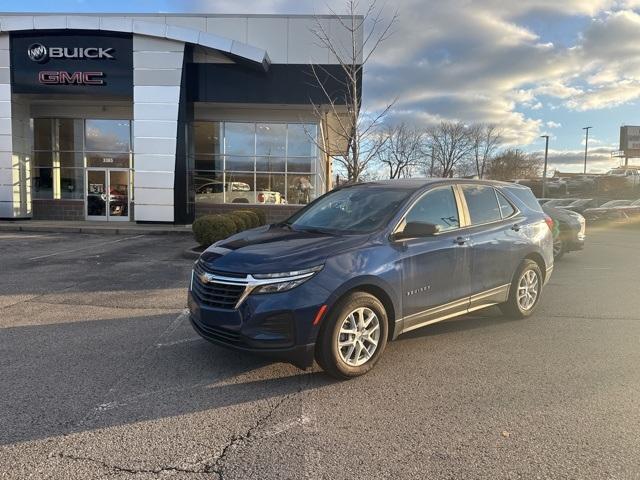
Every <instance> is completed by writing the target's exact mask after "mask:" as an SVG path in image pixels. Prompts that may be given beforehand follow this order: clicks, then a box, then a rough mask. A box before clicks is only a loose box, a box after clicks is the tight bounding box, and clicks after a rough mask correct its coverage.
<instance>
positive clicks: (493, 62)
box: [0, 0, 640, 171]
mask: <svg viewBox="0 0 640 480" xmlns="http://www.w3.org/2000/svg"><path fill="white" fill-rule="evenodd" d="M362 1H363V4H364V3H365V0H362ZM327 5H329V6H330V7H331V8H333V9H335V10H336V11H338V12H339V13H342V12H344V8H343V7H344V2H343V1H341V0H328V2H322V1H313V0H263V1H258V0H243V1H242V2H240V1H237V0H235V1H234V0H220V1H217V0H210V1H208V0H193V1H191V0H158V1H150V0H126V1H125V0H110V1H109V2H95V1H90V0H58V1H56V2H55V4H54V3H52V2H50V1H45V0H23V1H21V2H15V1H13V0H0V10H4V11H43V12H46V11H53V10H52V8H54V7H55V10H56V11H90V12H94V11H96V8H99V9H100V10H101V11H109V12H118V11H121V12H134V11H136V12H160V11H162V12H207V13H327ZM392 8H394V9H395V8H397V10H398V21H397V23H396V25H395V29H394V34H393V36H392V37H391V38H390V39H389V40H388V41H387V43H386V44H384V46H383V47H382V48H381V49H380V50H379V51H378V52H377V53H376V55H375V57H374V58H373V60H372V62H371V64H370V65H369V68H368V69H367V70H366V71H365V91H364V95H365V103H366V105H367V106H368V107H369V108H371V109H375V108H379V107H380V106H382V105H384V104H386V103H387V102H388V101H389V100H390V99H392V98H397V99H398V100H397V103H396V105H395V111H394V112H393V118H394V119H402V120H405V121H407V122H409V123H415V124H419V125H424V124H429V123H431V122H437V121H439V120H461V121H464V122H474V121H483V122H494V123H498V124H500V125H501V126H502V128H503V130H504V132H505V137H506V138H507V139H508V141H509V142H510V143H511V144H512V145H514V146H518V147H521V148H524V149H526V150H530V151H538V150H540V149H541V148H543V140H542V139H540V138H539V137H540V135H542V134H549V135H551V151H550V161H551V163H552V164H553V166H555V167H556V168H560V169H562V170H567V171H571V170H574V171H577V170H581V168H582V166H581V165H582V161H583V155H584V153H583V149H584V132H583V130H582V127H584V126H592V127H593V130H592V134H591V135H592V136H591V139H590V142H589V145H590V159H591V160H590V164H591V166H592V167H591V168H592V169H593V171H602V170H603V169H607V168H609V167H610V166H612V165H613V166H615V165H616V164H617V161H615V160H614V161H612V160H611V159H610V152H611V151H612V150H617V143H618V134H619V127H620V125H625V124H626V125H637V124H640V111H638V98H639V97H640V0H517V1H515V0H447V1H443V0H394V1H390V0H389V1H388V2H387V9H388V16H391V15H392V13H393V11H392Z"/></svg>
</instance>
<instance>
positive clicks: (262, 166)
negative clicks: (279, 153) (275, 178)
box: [256, 157, 287, 173]
mask: <svg viewBox="0 0 640 480" xmlns="http://www.w3.org/2000/svg"><path fill="white" fill-rule="evenodd" d="M286 164H287V159H286V158H285V157H257V158H256V170H257V171H258V172H282V173H284V172H285V171H286V168H287V167H286Z"/></svg>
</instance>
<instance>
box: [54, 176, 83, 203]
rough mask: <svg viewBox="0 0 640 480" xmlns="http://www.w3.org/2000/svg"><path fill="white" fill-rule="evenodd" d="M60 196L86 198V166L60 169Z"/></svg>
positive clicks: (77, 198)
mask: <svg viewBox="0 0 640 480" xmlns="http://www.w3.org/2000/svg"><path fill="white" fill-rule="evenodd" d="M60 198H69V199H76V200H81V199H83V198H84V168H61V169H60Z"/></svg>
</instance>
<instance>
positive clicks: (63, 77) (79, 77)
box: [38, 71, 105, 85]
mask: <svg viewBox="0 0 640 480" xmlns="http://www.w3.org/2000/svg"><path fill="white" fill-rule="evenodd" d="M38 82H40V83H41V84H43V85H104V84H105V82H104V72H73V73H69V72H65V71H61V72H49V71H44V72H39V73H38Z"/></svg>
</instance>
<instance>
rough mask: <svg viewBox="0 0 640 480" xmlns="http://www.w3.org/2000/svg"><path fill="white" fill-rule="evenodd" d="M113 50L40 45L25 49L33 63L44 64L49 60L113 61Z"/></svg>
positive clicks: (36, 44) (35, 44)
mask: <svg viewBox="0 0 640 480" xmlns="http://www.w3.org/2000/svg"><path fill="white" fill-rule="evenodd" d="M113 53H114V50H113V48H111V47H109V48H103V47H86V48H78V47H75V48H65V47H49V48H47V47H45V46H44V45H42V44H41V43H34V44H32V45H30V46H29V48H28V49H27V55H29V59H30V60H31V61H33V62H37V63H44V62H46V61H47V60H49V59H50V58H75V59H82V58H88V59H91V60H95V59H109V60H113V58H114V56H113Z"/></svg>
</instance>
